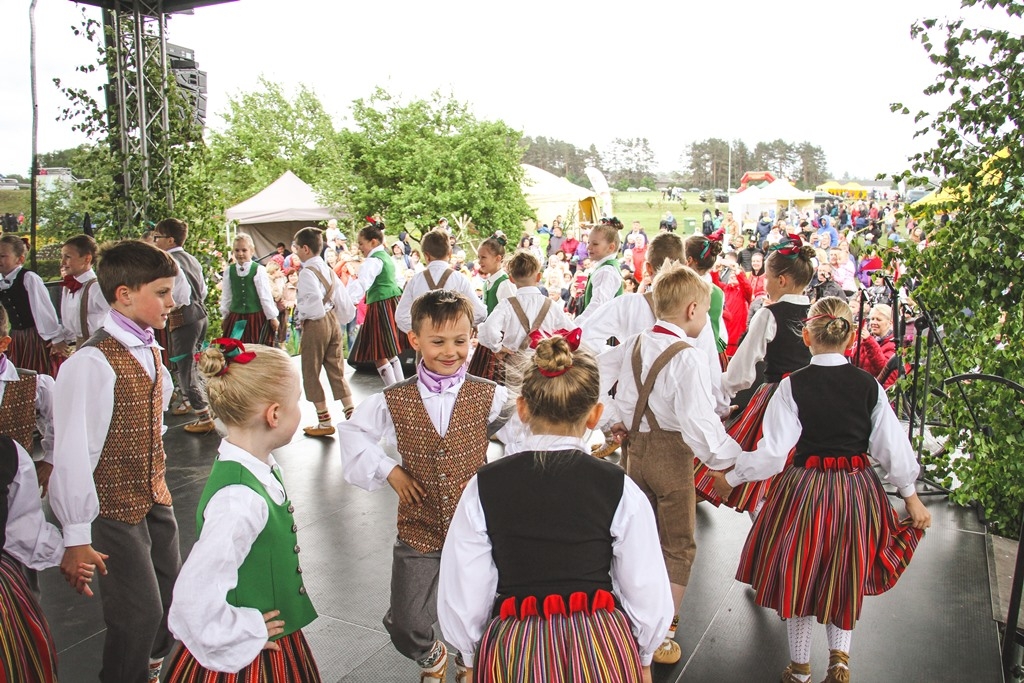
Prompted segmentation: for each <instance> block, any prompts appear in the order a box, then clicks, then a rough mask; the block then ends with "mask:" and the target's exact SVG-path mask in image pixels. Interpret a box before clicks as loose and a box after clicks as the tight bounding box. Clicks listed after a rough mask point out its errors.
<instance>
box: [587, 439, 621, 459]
mask: <svg viewBox="0 0 1024 683" xmlns="http://www.w3.org/2000/svg"><path fill="white" fill-rule="evenodd" d="M617 450H619V444H618V442H617V441H606V442H605V443H604V445H603V446H600V445H598V444H594V445H593V446H591V447H590V454H591V455H592V456H594V457H595V458H601V459H602V460H604V459H605V458H607V457H608V456H609V455H611V454H612V453H614V452H615V451H617Z"/></svg>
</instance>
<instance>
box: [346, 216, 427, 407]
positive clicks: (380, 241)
mask: <svg viewBox="0 0 1024 683" xmlns="http://www.w3.org/2000/svg"><path fill="white" fill-rule="evenodd" d="M370 220H371V221H372V222H371V223H370V224H369V225H367V226H366V227H365V228H363V229H362V230H360V231H359V239H358V243H359V251H360V252H362V254H363V259H364V260H363V263H362V265H361V266H360V267H359V275H358V276H357V277H355V278H353V279H352V280H351V281H350V282H349V283H348V294H349V296H350V297H351V298H352V301H355V302H358V301H359V300H361V299H362V298H363V296H365V297H366V317H365V318H364V320H363V325H362V327H361V328H359V335H358V336H357V337H356V343H355V345H354V346H353V347H352V350H351V351H350V352H349V354H348V362H349V363H351V364H353V365H355V364H357V363H370V362H372V363H373V364H374V366H376V368H377V372H378V373H379V374H380V378H381V379H382V380H383V381H384V386H386V387H389V386H391V385H392V384H394V383H395V382H400V381H402V380H403V379H405V373H403V372H402V364H401V362H400V361H399V360H398V354H400V353H402V352H403V351H408V350H410V349H411V348H412V347H410V346H409V340H408V339H407V338H406V336H405V335H404V334H399V332H398V326H397V325H395V309H396V308H397V307H398V300H399V299H400V298H401V296H402V288H401V287H399V286H398V282H397V281H396V280H395V265H394V263H393V262H392V260H391V257H390V256H389V255H388V253H387V251H385V249H384V223H383V222H382V221H376V220H374V219H370Z"/></svg>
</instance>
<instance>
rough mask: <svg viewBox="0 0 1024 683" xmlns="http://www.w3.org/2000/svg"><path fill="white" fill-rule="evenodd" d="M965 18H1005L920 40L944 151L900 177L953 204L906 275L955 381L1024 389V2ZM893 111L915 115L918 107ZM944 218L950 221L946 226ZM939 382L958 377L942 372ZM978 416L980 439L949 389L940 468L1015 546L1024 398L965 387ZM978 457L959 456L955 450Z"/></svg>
mask: <svg viewBox="0 0 1024 683" xmlns="http://www.w3.org/2000/svg"><path fill="white" fill-rule="evenodd" d="M961 4H962V6H963V8H964V9H967V8H977V9H979V10H980V8H987V9H988V10H991V11H992V12H997V13H1001V14H1004V15H1005V17H1002V18H1001V19H996V18H994V17H990V16H986V17H985V19H984V23H985V24H988V25H992V24H1001V25H1007V26H1010V27H1011V28H1007V29H998V30H997V29H993V28H988V27H981V28H979V27H973V26H970V25H969V24H968V22H967V20H965V19H963V18H960V19H953V20H946V21H939V20H936V19H928V20H924V21H920V22H918V23H915V24H914V25H913V27H912V29H911V35H912V36H914V37H915V38H917V39H918V40H919V41H920V42H921V44H922V45H923V47H924V49H925V50H926V52H927V53H928V55H929V58H930V60H931V61H932V62H933V63H934V64H935V65H936V66H937V67H938V68H939V77H938V79H937V81H936V82H935V83H934V84H932V85H929V86H928V87H927V88H925V90H924V92H925V93H926V94H927V95H929V96H938V97H937V98H936V99H937V100H939V101H940V102H942V104H941V105H939V106H938V107H937V109H936V110H935V111H931V112H929V111H920V112H918V113H916V114H915V115H914V119H915V121H916V122H918V123H920V124H922V126H921V128H920V129H919V130H918V131H917V135H919V136H925V137H927V138H928V139H929V140H933V141H934V143H933V146H932V147H931V148H930V149H928V150H926V151H924V152H921V153H919V154H916V155H914V156H913V157H911V159H910V161H911V169H910V170H908V171H906V172H904V173H902V174H900V175H898V176H896V177H895V180H897V181H899V180H904V181H907V182H908V185H911V184H918V179H919V178H920V177H923V176H932V177H940V178H943V179H944V180H943V181H942V186H943V188H946V189H947V190H948V191H949V192H950V193H951V194H952V195H953V197H954V198H953V199H952V200H951V201H949V202H947V203H946V204H944V205H939V206H934V205H933V206H931V207H929V208H927V209H926V210H925V211H924V213H923V215H921V216H920V217H919V220H920V221H921V222H922V225H924V226H925V227H926V229H927V230H928V232H929V233H930V237H929V240H928V247H927V248H925V249H924V250H922V251H918V250H916V249H907V250H904V251H903V252H902V253H901V254H900V257H901V258H902V260H903V261H904V262H905V264H906V268H907V274H908V276H910V277H913V278H917V279H919V280H920V283H921V284H920V286H919V287H918V288H917V289H916V290H915V291H914V292H913V297H914V299H915V300H916V301H917V302H918V303H919V304H921V305H923V306H924V307H925V309H926V310H928V311H930V312H931V313H932V315H933V317H934V318H937V319H938V320H940V321H941V323H942V327H943V331H944V333H945V337H944V342H943V343H944V348H945V349H946V351H947V352H948V354H949V356H950V359H951V361H952V365H953V368H954V370H955V371H956V372H970V371H978V372H982V373H987V374H992V375H999V376H1002V377H1006V378H1009V379H1012V380H1015V381H1017V382H1022V381H1024V380H1022V378H1024V345H1022V344H1021V340H1022V339H1024V301H1022V300H1021V299H1022V293H1024V287H1022V285H1024V258H1022V253H1024V206H1022V201H1021V198H1022V197H1024V154H1021V150H1022V149H1024V140H1022V139H1021V128H1020V123H1021V112H1022V107H1021V103H1022V102H1024V66H1022V63H1021V60H1020V55H1021V53H1022V51H1024V38H1022V35H1021V23H1020V22H1021V18H1022V16H1024V3H1021V2H1017V1H1013V0H962V2H961ZM893 110H894V111H898V112H901V113H903V114H905V115H910V111H909V109H908V108H906V107H904V106H903V105H902V104H898V103H897V104H894V105H893ZM937 214H945V215H946V216H948V217H949V220H945V219H943V220H939V221H936V218H937ZM932 371H933V373H934V378H933V381H938V380H940V379H941V378H943V377H946V376H948V375H949V374H950V372H949V370H948V369H947V368H946V367H945V364H944V363H941V362H935V361H934V360H933V362H932ZM966 391H967V393H968V398H969V400H970V402H971V404H972V405H973V407H974V410H975V414H977V415H979V416H980V417H981V421H982V424H983V425H987V426H988V427H990V429H978V428H977V426H976V425H975V423H974V421H973V418H972V417H971V416H970V414H969V413H968V409H967V403H966V402H964V401H963V400H962V398H961V396H960V393H959V391H957V390H950V389H947V395H948V396H947V398H946V399H944V400H942V401H941V402H940V403H939V405H938V407H939V408H940V415H941V418H942V419H941V421H943V422H945V423H946V424H948V427H946V428H938V427H936V428H935V429H934V431H937V432H939V433H940V434H944V435H945V436H946V437H947V438H948V441H947V443H946V452H945V453H944V454H942V455H941V456H939V457H938V458H937V459H936V460H932V461H931V462H930V465H931V466H932V467H933V468H935V469H936V470H937V473H938V474H939V475H945V481H946V483H947V484H950V485H956V484H957V483H958V482H959V486H958V488H956V490H955V492H954V494H953V497H954V499H955V500H957V501H958V502H962V503H963V502H968V501H972V500H976V501H978V502H979V503H980V504H981V506H982V507H983V509H984V511H985V514H986V517H987V519H988V520H989V522H990V525H991V527H992V529H993V530H995V531H998V532H1000V533H1004V534H1007V535H1012V536H1015V535H1016V534H1017V530H1018V524H1019V511H1020V506H1021V503H1022V502H1024V458H1021V447H1022V445H1024V403H1022V400H1021V399H1022V397H1020V396H1017V395H1014V394H1012V393H1010V392H1008V391H1006V390H1002V389H1000V388H999V387H998V386H997V385H993V384H991V383H987V382H985V383H981V382H975V383H972V384H971V385H969V386H967V387H966ZM957 447H959V448H962V451H963V452H964V453H967V454H969V456H968V457H957V455H956V450H955V448H957Z"/></svg>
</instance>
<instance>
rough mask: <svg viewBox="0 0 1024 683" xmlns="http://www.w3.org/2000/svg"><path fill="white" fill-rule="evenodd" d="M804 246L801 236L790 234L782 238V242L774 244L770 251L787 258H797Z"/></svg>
mask: <svg viewBox="0 0 1024 683" xmlns="http://www.w3.org/2000/svg"><path fill="white" fill-rule="evenodd" d="M803 244H804V243H803V240H801V239H800V235H795V234H793V233H789V234H787V235H786V236H785V237H783V238H782V241H781V242H779V243H778V244H773V245H772V246H770V247H769V248H768V249H769V251H774V252H776V253H778V254H781V255H782V256H785V257H787V258H796V257H797V256H799V255H800V249H801V248H802V247H803Z"/></svg>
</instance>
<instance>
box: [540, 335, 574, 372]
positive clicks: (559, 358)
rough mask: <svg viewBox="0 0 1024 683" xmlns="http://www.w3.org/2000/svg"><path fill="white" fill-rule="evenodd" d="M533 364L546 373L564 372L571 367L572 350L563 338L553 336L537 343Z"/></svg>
mask: <svg viewBox="0 0 1024 683" xmlns="http://www.w3.org/2000/svg"><path fill="white" fill-rule="evenodd" d="M536 352H537V353H536V355H534V357H533V362H534V363H536V365H537V367H538V368H540V369H541V370H542V371H544V372H546V373H549V374H551V373H560V372H565V371H566V370H568V369H569V368H570V367H572V361H573V358H572V348H570V346H569V342H567V341H566V340H565V338H564V337H561V336H558V335H555V336H553V337H548V338H546V339H541V340H540V341H539V342H537V348H536Z"/></svg>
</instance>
